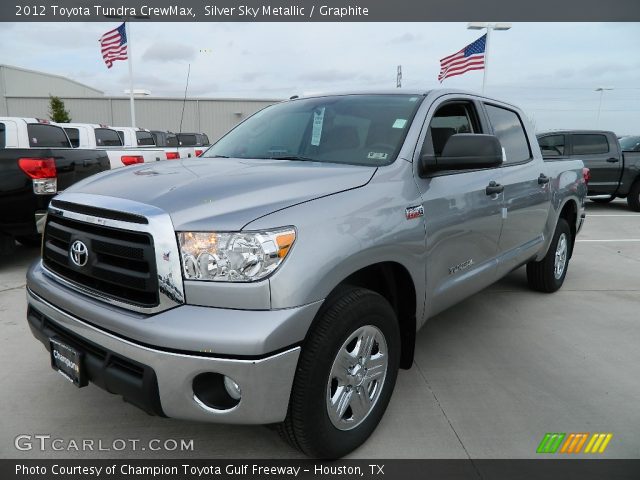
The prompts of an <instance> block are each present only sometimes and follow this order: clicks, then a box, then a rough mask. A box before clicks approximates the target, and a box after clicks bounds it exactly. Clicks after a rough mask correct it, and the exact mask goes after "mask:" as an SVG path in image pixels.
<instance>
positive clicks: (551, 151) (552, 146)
mask: <svg viewBox="0 0 640 480" xmlns="http://www.w3.org/2000/svg"><path fill="white" fill-rule="evenodd" d="M538 145H540V150H541V151H542V156H543V157H563V156H564V155H565V137H564V135H547V136H546V137H541V138H539V139H538Z"/></svg>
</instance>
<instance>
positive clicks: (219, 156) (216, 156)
mask: <svg viewBox="0 0 640 480" xmlns="http://www.w3.org/2000/svg"><path fill="white" fill-rule="evenodd" d="M201 158H229V157H227V156H226V155H211V156H209V155H207V156H206V157H204V156H203V157H201Z"/></svg>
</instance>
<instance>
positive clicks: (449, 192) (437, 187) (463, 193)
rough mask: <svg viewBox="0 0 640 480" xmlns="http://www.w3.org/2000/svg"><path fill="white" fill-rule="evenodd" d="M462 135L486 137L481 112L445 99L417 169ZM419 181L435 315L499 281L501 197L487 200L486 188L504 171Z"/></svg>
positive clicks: (471, 101)
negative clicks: (421, 162)
mask: <svg viewBox="0 0 640 480" xmlns="http://www.w3.org/2000/svg"><path fill="white" fill-rule="evenodd" d="M458 133H488V125H487V122H486V118H485V117H484V116H483V114H482V107H481V105H480V104H479V103H478V101H477V100H476V99H475V98H474V97H471V96H468V97H467V96H462V97H458V96H444V97H441V99H440V100H439V101H438V100H437V101H435V102H434V104H433V106H432V107H431V109H430V112H429V114H428V116H427V119H426V124H425V128H424V129H423V133H422V136H421V138H424V140H422V143H421V144H420V148H418V149H416V150H417V156H416V157H415V160H414V165H416V168H417V165H418V163H419V162H418V159H419V158H420V155H422V154H426V155H435V156H436V157H437V156H439V155H440V154H441V153H442V150H443V149H444V146H445V145H446V143H447V142H448V140H449V138H450V137H451V136H452V135H455V134H458ZM415 178H416V183H417V185H418V189H419V190H420V193H421V196H422V206H423V208H424V218H425V225H426V248H427V252H426V262H427V266H426V270H427V296H428V298H427V302H428V304H429V310H430V314H435V313H437V312H439V311H442V310H444V309H445V308H447V307H449V306H451V305H453V304H455V303H456V302H458V301H459V300H461V299H462V298H464V297H467V296H469V295H471V294H473V293H475V292H477V291H479V290H481V289H482V288H484V287H486V286H488V285H490V284H491V283H493V282H494V281H495V279H496V266H497V260H496V257H497V254H498V240H499V238H500V229H501V226H502V218H501V214H500V213H501V208H502V193H496V194H491V193H490V194H488V193H487V187H488V186H489V185H490V184H492V182H493V183H496V184H500V182H501V169H500V168H499V167H495V168H486V169H478V170H451V171H438V172H435V173H433V174H430V175H427V176H426V177H425V178H421V177H420V176H419V175H417V174H416V175H415Z"/></svg>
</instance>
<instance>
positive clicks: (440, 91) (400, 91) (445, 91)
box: [291, 88, 519, 109]
mask: <svg viewBox="0 0 640 480" xmlns="http://www.w3.org/2000/svg"><path fill="white" fill-rule="evenodd" d="M430 94H434V95H436V96H438V97H440V96H442V95H471V96H474V97H478V98H483V99H485V100H490V101H494V102H498V103H502V104H503V105H510V106H512V107H513V108H518V109H519V107H518V106H517V105H513V104H511V103H509V102H505V101H504V100H500V99H498V98H492V97H487V96H485V95H483V94H481V93H477V92H471V91H468V90H460V89H454V88H434V89H430V90H415V89H412V90H409V89H404V88H396V89H382V90H380V89H378V90H352V91H343V92H327V93H314V94H309V95H304V96H302V95H301V96H300V97H298V98H299V99H303V98H319V97H329V96H340V95H419V96H425V97H426V96H428V95H430ZM298 98H296V99H291V100H297V99H298Z"/></svg>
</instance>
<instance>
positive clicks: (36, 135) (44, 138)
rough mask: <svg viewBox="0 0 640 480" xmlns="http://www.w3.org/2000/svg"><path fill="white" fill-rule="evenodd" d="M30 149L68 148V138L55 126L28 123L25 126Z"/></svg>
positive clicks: (69, 145)
mask: <svg viewBox="0 0 640 480" xmlns="http://www.w3.org/2000/svg"><path fill="white" fill-rule="evenodd" d="M27 133H28V134H29V146H30V147H50V148H69V147H71V144H70V143H69V138H68V137H67V134H66V133H65V131H64V130H63V129H62V128H60V127H56V126H55V125H47V124H44V123H30V124H28V125H27Z"/></svg>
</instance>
